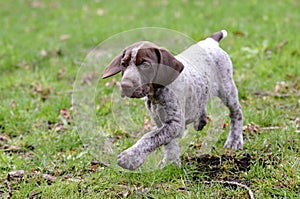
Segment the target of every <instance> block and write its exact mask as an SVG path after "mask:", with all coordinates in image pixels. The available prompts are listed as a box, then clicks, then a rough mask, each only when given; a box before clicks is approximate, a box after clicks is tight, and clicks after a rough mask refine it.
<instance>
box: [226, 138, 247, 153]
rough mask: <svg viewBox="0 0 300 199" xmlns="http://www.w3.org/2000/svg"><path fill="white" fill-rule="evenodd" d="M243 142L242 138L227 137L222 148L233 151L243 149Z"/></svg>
mask: <svg viewBox="0 0 300 199" xmlns="http://www.w3.org/2000/svg"><path fill="white" fill-rule="evenodd" d="M243 146H244V141H243V136H242V135H241V136H228V138H227V140H226V142H225V144H224V148H231V149H234V150H238V149H243Z"/></svg>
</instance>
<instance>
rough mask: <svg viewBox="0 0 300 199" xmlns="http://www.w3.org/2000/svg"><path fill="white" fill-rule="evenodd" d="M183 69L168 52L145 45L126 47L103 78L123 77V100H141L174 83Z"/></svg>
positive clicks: (149, 43) (153, 45) (136, 44)
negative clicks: (127, 98) (159, 88)
mask: <svg viewBox="0 0 300 199" xmlns="http://www.w3.org/2000/svg"><path fill="white" fill-rule="evenodd" d="M183 68H184V66H183V64H182V63H181V62H179V61H178V60H177V59H176V58H175V57H174V56H173V55H172V54H171V53H170V52H168V51H167V50H166V49H164V48H160V47H158V46H156V45H155V44H153V43H151V42H147V41H142V42H137V43H135V44H133V45H131V46H128V47H127V48H125V49H124V50H123V52H122V53H120V54H119V55H118V56H117V57H115V58H114V59H113V60H112V62H111V63H110V64H109V65H108V66H107V68H106V69H105V71H104V74H103V76H102V78H103V79H104V78H107V77H110V76H113V75H115V74H117V73H119V72H121V73H122V79H121V83H120V90H121V95H122V96H127V97H132V98H141V97H145V96H146V95H148V94H149V93H150V91H151V90H152V89H154V88H157V87H163V86H166V85H168V84H170V83H171V82H173V81H174V80H175V79H176V78H177V77H178V75H179V74H180V73H181V71H182V70H183Z"/></svg>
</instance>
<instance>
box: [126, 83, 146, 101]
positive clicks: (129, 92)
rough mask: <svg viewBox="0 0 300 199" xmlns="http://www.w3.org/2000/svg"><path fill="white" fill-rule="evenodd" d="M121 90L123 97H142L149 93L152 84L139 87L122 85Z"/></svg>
mask: <svg viewBox="0 0 300 199" xmlns="http://www.w3.org/2000/svg"><path fill="white" fill-rule="evenodd" d="M120 91H121V96H122V97H125V96H126V97H129V98H142V97H145V96H146V95H148V94H149V92H150V85H147V84H144V85H142V86H140V87H137V88H125V87H122V86H121V87H120Z"/></svg>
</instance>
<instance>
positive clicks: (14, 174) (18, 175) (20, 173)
mask: <svg viewBox="0 0 300 199" xmlns="http://www.w3.org/2000/svg"><path fill="white" fill-rule="evenodd" d="M23 177H24V170H17V171H11V172H9V173H8V176H7V178H8V180H13V179H22V178H23Z"/></svg>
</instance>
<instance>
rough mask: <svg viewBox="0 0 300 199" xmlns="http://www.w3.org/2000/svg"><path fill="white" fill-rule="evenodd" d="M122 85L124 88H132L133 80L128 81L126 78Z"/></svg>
mask: <svg viewBox="0 0 300 199" xmlns="http://www.w3.org/2000/svg"><path fill="white" fill-rule="evenodd" d="M121 87H122V88H123V89H132V88H133V83H132V82H131V81H128V80H127V81H126V80H123V81H122V82H121Z"/></svg>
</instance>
